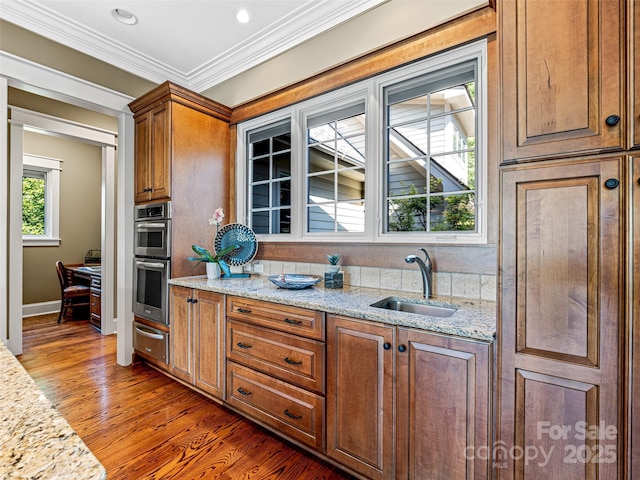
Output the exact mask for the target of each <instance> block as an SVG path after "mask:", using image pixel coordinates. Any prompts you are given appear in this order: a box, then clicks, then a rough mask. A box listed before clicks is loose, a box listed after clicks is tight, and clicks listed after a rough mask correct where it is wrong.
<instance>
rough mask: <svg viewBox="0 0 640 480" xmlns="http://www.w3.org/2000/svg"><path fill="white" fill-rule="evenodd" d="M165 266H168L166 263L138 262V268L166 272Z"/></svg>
mask: <svg viewBox="0 0 640 480" xmlns="http://www.w3.org/2000/svg"><path fill="white" fill-rule="evenodd" d="M165 266H166V265H165V264H164V263H159V262H141V261H136V267H147V268H157V269H159V270H164V268H165Z"/></svg>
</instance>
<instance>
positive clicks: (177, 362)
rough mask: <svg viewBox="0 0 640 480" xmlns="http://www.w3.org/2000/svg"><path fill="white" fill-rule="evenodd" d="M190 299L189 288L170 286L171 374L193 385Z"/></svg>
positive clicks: (191, 294)
mask: <svg viewBox="0 0 640 480" xmlns="http://www.w3.org/2000/svg"><path fill="white" fill-rule="evenodd" d="M192 298H193V291H192V290H191V289H190V288H186V287H178V286H175V285H172V286H171V288H170V291H169V311H170V312H171V323H170V328H171V355H170V358H171V372H172V373H173V374H174V375H175V376H176V377H179V378H181V379H183V380H186V381H187V382H190V383H193V324H192V320H191V316H192V308H191V305H192V302H191V300H192Z"/></svg>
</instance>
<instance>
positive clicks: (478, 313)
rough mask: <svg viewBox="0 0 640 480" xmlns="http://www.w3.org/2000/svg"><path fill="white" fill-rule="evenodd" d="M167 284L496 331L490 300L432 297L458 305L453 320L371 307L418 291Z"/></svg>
mask: <svg viewBox="0 0 640 480" xmlns="http://www.w3.org/2000/svg"><path fill="white" fill-rule="evenodd" d="M169 283H170V284H172V285H179V286H183V287H189V288H197V289H200V290H209V291H212V292H218V293H225V294H229V295H237V296H240V297H245V298H253V299H257V300H265V301H268V302H274V303H279V304H283V305H293V306H296V307H304V308H309V309H312V310H320V311H324V312H327V313H335V314H338V315H345V316H349V317H354V318H361V319H366V320H372V321H375V322H381V323H386V324H390V325H400V326H405V327H414V328H419V329H423V330H428V331H431V332H437V333H445V334H450V335H456V336H459V337H466V338H471V339H475V340H485V341H493V340H494V339H495V333H496V303H495V302H490V301H486V300H476V299H467V298H459V297H442V296H434V297H433V298H431V299H429V303H432V304H434V305H441V306H451V305H455V306H457V307H458V310H457V311H456V312H455V313H454V314H453V315H452V316H451V317H447V318H438V317H430V316H429V317H428V316H423V315H417V314H413V313H406V312H397V311H392V310H385V309H382V308H376V307H371V306H370V305H371V304H372V303H374V302H376V301H378V300H382V299H383V298H386V297H390V296H393V297H398V298H404V299H413V300H415V299H421V295H420V294H417V293H407V292H395V291H392V290H384V289H375V288H365V287H351V286H348V285H345V286H344V288H338V289H330V288H324V286H323V284H322V283H319V284H318V285H315V286H313V287H309V288H305V289H302V290H287V289H283V288H278V287H277V286H275V285H274V284H273V283H271V282H270V281H269V280H268V278H267V277H266V276H256V275H252V277H251V278H231V279H215V280H210V279H207V278H206V277H205V276H197V277H182V278H173V279H171V280H169ZM422 300H424V298H422Z"/></svg>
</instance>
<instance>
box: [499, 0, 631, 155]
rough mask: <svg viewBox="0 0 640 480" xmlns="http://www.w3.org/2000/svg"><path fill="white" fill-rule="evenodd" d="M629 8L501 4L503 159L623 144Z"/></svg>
mask: <svg viewBox="0 0 640 480" xmlns="http://www.w3.org/2000/svg"><path fill="white" fill-rule="evenodd" d="M624 5H625V2H624V1H622V0H563V1H561V2H550V1H545V0H533V1H532V0H504V1H503V2H502V3H501V4H500V6H501V9H500V11H501V13H502V16H501V19H502V20H501V21H502V24H501V31H502V82H501V83H502V90H503V95H502V98H503V102H502V104H503V112H502V119H503V120H502V125H503V142H504V143H503V145H504V151H503V157H504V159H505V160H507V161H508V160H516V159H531V158H536V157H548V156H561V155H574V154H580V153H587V152H594V153H596V152H603V151H606V150H610V151H611V150H619V149H621V148H622V147H623V146H624V143H625V136H626V133H625V132H626V130H625V124H626V118H625V113H624V112H625V109H624V101H625V100H624V98H625V97H624V95H623V94H622V92H623V90H622V86H623V84H624V82H623V80H624V79H623V72H624V71H625V69H624V68H623V66H624V64H625V48H624V45H623V43H622V42H623V39H624V35H623V34H622V32H624V28H623V27H624V23H623V22H622V18H624V17H623V15H622V11H623V9H624ZM616 117H618V118H619V121H616Z"/></svg>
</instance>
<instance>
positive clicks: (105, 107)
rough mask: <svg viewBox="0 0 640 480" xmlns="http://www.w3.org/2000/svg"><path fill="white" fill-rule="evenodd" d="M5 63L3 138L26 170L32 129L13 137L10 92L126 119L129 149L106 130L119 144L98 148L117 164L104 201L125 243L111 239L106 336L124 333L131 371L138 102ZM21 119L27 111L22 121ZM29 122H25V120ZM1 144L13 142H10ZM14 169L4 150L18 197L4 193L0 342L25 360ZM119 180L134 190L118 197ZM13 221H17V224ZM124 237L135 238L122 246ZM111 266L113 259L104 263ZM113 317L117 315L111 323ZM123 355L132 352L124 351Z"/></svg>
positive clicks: (20, 63) (17, 127) (1, 159)
mask: <svg viewBox="0 0 640 480" xmlns="http://www.w3.org/2000/svg"><path fill="white" fill-rule="evenodd" d="M0 63H1V64H2V70H1V72H0V87H1V90H0V112H2V113H0V115H2V116H3V117H4V120H5V121H2V122H0V123H1V125H0V138H1V139H4V140H6V139H8V138H9V137H8V135H9V134H10V135H11V146H12V152H11V156H12V158H13V156H14V155H17V154H19V158H20V166H21V164H22V132H23V129H25V128H27V127H23V125H22V124H20V122H18V121H16V122H15V123H12V124H11V126H12V128H11V133H9V132H8V129H7V127H6V125H7V120H8V118H7V117H8V116H7V111H8V108H9V105H8V93H7V90H8V87H9V86H11V87H14V88H17V89H21V90H25V91H28V92H32V93H36V94H38V95H41V96H43V97H46V98H52V99H55V100H59V101H62V102H65V103H69V104H71V105H76V106H79V107H83V108H87V109H90V110H93V111H96V112H100V113H104V114H106V115H111V116H114V117H117V118H118V133H119V135H120V137H119V138H118V144H119V145H120V146H121V147H122V148H121V147H119V148H118V150H117V151H116V149H115V144H116V140H115V134H113V133H112V132H106V133H109V134H111V135H113V136H112V137H111V139H105V138H104V137H98V143H102V144H103V145H105V147H104V150H105V151H103V164H104V162H107V164H109V163H110V165H107V166H106V167H104V168H107V169H108V170H109V174H108V175H107V180H106V181H105V179H104V178H103V189H107V190H109V192H107V193H105V197H103V198H107V199H111V200H112V201H113V204H112V205H111V206H110V207H108V208H107V209H106V212H105V215H106V216H111V220H109V221H108V222H107V225H108V226H110V228H111V230H110V231H111V232H113V231H114V229H113V226H114V225H115V224H116V222H117V224H118V230H117V232H118V233H117V235H118V242H119V243H118V244H116V243H115V242H116V238H115V235H113V234H111V235H110V236H108V237H107V239H106V242H107V243H108V244H109V242H111V243H110V247H104V246H103V248H105V250H106V252H107V259H106V261H110V262H111V263H112V266H111V267H110V268H111V275H112V277H111V278H114V276H113V275H114V272H115V269H114V265H115V262H116V261H117V262H118V278H117V279H115V278H114V281H113V282H105V283H106V285H103V293H102V302H104V303H103V305H105V306H106V308H105V307H104V306H103V311H102V312H103V323H102V326H103V328H104V331H105V333H107V332H109V333H113V332H115V331H117V330H119V331H120V333H121V335H119V336H118V337H119V338H118V363H119V364H121V365H129V364H130V363H131V359H132V354H133V348H132V346H131V344H132V335H133V333H132V330H131V328H128V329H127V328H126V324H128V325H129V326H131V324H132V323H133V312H132V310H131V299H130V298H127V297H130V296H131V291H132V273H129V274H127V272H129V271H131V270H132V268H131V265H130V259H131V258H133V255H132V252H133V203H134V202H133V158H134V155H133V151H134V149H133V144H134V124H133V117H132V113H131V111H130V110H129V108H128V104H129V103H130V102H131V101H132V100H133V98H132V97H130V96H128V95H124V94H121V93H119V92H114V91H112V90H109V89H106V88H104V87H102V86H100V85H95V84H92V83H90V82H87V81H85V80H82V79H79V78H76V77H73V76H70V75H68V74H66V73H63V72H59V71H56V70H53V69H51V68H48V67H44V66H42V65H38V64H35V63H33V62H31V61H28V60H25V59H22V58H19V57H16V56H14V55H11V54H8V53H6V52H2V51H0ZM31 114H33V115H34V116H33V117H29V121H30V122H41V121H44V122H49V121H50V120H51V118H47V117H48V116H47V115H40V114H38V115H35V114H34V112H31ZM20 115H22V113H20V114H19V115H18V117H20ZM36 118H37V120H36ZM21 119H22V120H24V117H22V118H21ZM0 120H1V118H0ZM125 124H126V127H125ZM76 126H77V125H76ZM72 127H73V128H72ZM61 128H62V127H61ZM68 128H71V130H70V131H69V130H64V134H65V135H69V136H75V135H76V134H77V132H76V131H75V126H74V125H73V122H65V127H64V129H68ZM84 132H85V133H86V134H87V135H89V137H90V138H91V141H92V142H95V141H96V138H95V135H96V132H98V133H99V132H100V130H99V129H96V128H89V129H88V130H85V131H84ZM41 133H42V132H41ZM102 133H105V132H102ZM57 134H63V133H57ZM103 140H104V142H103ZM0 143H3V144H6V143H5V141H2V142H0ZM108 159H111V160H108ZM116 163H117V167H118V168H117V169H116ZM8 164H9V159H8V157H7V155H6V149H0V167H1V168H0V190H4V191H10V192H12V193H11V194H10V195H11V197H10V199H5V198H4V196H2V195H0V222H2V223H1V225H3V226H8V227H9V236H8V242H7V243H6V244H5V245H4V246H6V248H2V247H3V242H4V238H3V237H2V236H0V340H2V341H3V342H4V343H6V344H7V346H8V348H9V349H10V350H11V352H12V353H13V354H14V355H18V354H20V353H22V235H21V233H22V232H21V230H22V229H21V225H20V221H21V216H20V215H17V214H15V213H14V214H13V215H12V216H11V217H14V218H13V220H14V221H12V220H11V218H10V217H9V210H10V209H11V208H12V207H15V206H16V205H20V203H21V199H20V195H19V190H20V189H18V192H17V195H16V189H17V187H16V186H15V182H14V187H13V188H9V187H10V186H11V184H12V183H11V182H12V179H10V178H9V176H8V172H9V170H8ZM116 171H118V172H121V174H120V175H119V176H118V177H119V178H117V179H116V178H115V172H116ZM122 177H124V178H122ZM116 181H117V182H118V184H121V185H126V188H128V191H126V192H125V191H118V190H119V189H117V188H116ZM116 196H117V198H118V202H117V210H116V206H115V205H116V203H115V198H116ZM14 197H15V198H14ZM4 207H6V208H4ZM14 209H15V208H14ZM127 219H128V222H127ZM9 222H12V223H11V224H9ZM102 229H103V231H104V230H105V225H104V222H103V226H102ZM122 239H125V240H126V239H130V240H126V241H121V240H122ZM108 252H110V258H111V260H108V258H109V253H108ZM127 259H129V260H127ZM104 264H105V258H104V257H103V265H104ZM103 268H104V267H103ZM108 268H109V267H107V269H108ZM121 281H123V282H125V284H120V282H121ZM127 306H128V308H127ZM116 310H117V313H118V314H119V315H122V316H121V317H120V318H118V317H116V316H115V314H116ZM107 315H110V316H109V317H108V318H107ZM120 321H122V322H125V326H120ZM120 337H122V338H120ZM121 349H125V350H126V351H124V350H123V351H121Z"/></svg>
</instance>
